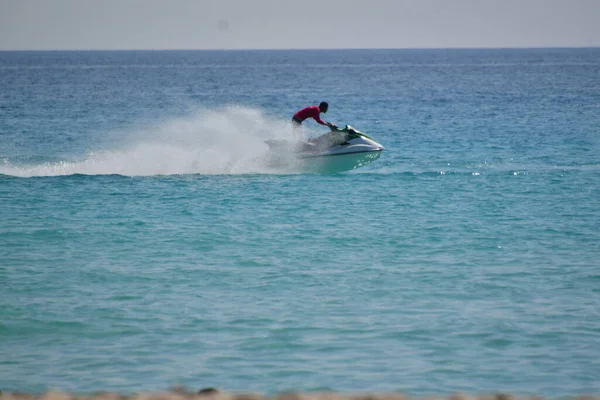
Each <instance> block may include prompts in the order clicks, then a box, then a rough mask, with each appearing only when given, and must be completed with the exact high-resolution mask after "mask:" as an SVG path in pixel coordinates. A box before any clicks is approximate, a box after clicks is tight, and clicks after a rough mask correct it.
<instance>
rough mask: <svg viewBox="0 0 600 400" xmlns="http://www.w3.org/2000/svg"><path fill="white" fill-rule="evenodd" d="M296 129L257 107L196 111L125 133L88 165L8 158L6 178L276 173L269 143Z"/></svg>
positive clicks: (95, 154)
mask: <svg viewBox="0 0 600 400" xmlns="http://www.w3.org/2000/svg"><path fill="white" fill-rule="evenodd" d="M290 129H291V128H290V126H289V124H286V123H285V122H284V121H282V120H277V119H273V118H269V117H268V116H266V115H265V113H264V112H263V111H262V110H260V109H257V108H249V107H241V106H229V107H223V108H218V109H200V110H194V111H191V112H190V113H189V114H188V115H186V116H183V117H177V118H171V119H168V120H165V121H162V122H160V123H158V124H154V125H149V126H148V125H147V124H145V125H138V127H136V128H135V129H133V130H131V131H129V132H125V133H124V135H123V136H125V139H124V143H125V144H121V145H119V146H120V148H114V149H103V150H96V151H90V152H89V153H88V154H87V155H86V156H85V157H84V158H83V159H82V160H77V161H66V160H64V161H55V160H53V161H51V162H43V163H37V164H32V163H30V162H29V163H22V162H21V163H20V162H18V161H15V160H11V159H5V160H4V162H3V164H2V165H0V174H3V175H10V176H18V177H37V176H60V175H74V174H83V175H114V174H117V175H125V176H153V175H174V174H249V173H276V172H278V170H277V169H273V168H272V167H271V166H269V165H268V163H266V162H265V155H266V152H267V150H268V148H267V145H266V144H265V143H264V140H265V139H268V138H285V137H289V136H288V135H289V134H290Z"/></svg>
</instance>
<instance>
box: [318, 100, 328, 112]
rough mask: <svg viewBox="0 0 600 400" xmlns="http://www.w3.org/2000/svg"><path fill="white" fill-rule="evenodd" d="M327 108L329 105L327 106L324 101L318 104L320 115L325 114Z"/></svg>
mask: <svg viewBox="0 0 600 400" xmlns="http://www.w3.org/2000/svg"><path fill="white" fill-rule="evenodd" d="M328 108H329V104H327V103H326V102H324V101H322V102H321V104H319V111H321V112H322V113H326V112H327V109H328Z"/></svg>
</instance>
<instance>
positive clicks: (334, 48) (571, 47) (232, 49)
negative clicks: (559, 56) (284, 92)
mask: <svg viewBox="0 0 600 400" xmlns="http://www.w3.org/2000/svg"><path fill="white" fill-rule="evenodd" d="M549 49H556V50H568V49H600V45H596V46H588V45H582V46H496V47H478V46H473V47H471V46H465V47H461V46H456V47H320V48H309V47H295V48H292V47H290V48H286V47H281V48H280V47H270V48H214V49H211V48H198V49H193V48H137V49H136V48H131V49H110V48H98V49H94V48H64V49H60V48H56V49H42V48H30V49H2V48H0V52H94V51H97V52H109V51H148V52H150V51H339V50H549Z"/></svg>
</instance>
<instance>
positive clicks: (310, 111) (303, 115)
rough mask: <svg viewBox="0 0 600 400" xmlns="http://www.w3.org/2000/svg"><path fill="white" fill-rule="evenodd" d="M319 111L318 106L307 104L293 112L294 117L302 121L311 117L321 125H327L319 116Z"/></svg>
mask: <svg viewBox="0 0 600 400" xmlns="http://www.w3.org/2000/svg"><path fill="white" fill-rule="evenodd" d="M320 113H321V110H319V106H308V107H306V108H303V109H302V110H300V111H298V112H297V113H296V114H294V118H298V119H299V120H300V121H304V120H305V119H307V118H312V119H314V120H315V121H317V122H318V123H320V124H321V125H327V124H326V123H325V122H323V121H322V120H321V118H319V114H320Z"/></svg>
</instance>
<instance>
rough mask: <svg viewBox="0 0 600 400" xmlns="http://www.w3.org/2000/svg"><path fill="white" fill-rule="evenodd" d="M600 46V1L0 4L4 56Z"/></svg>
mask: <svg viewBox="0 0 600 400" xmlns="http://www.w3.org/2000/svg"><path fill="white" fill-rule="evenodd" d="M582 46H600V0H362V1H358V0H321V1H317V0H302V1H289V0H170V1H167V0H0V50H33V49H41V50H47V49H282V48H283V49H288V48H432V47H434V48H444V47H582Z"/></svg>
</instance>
